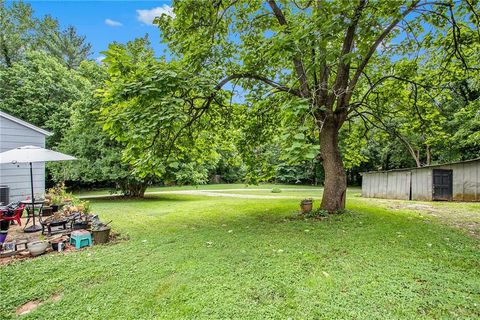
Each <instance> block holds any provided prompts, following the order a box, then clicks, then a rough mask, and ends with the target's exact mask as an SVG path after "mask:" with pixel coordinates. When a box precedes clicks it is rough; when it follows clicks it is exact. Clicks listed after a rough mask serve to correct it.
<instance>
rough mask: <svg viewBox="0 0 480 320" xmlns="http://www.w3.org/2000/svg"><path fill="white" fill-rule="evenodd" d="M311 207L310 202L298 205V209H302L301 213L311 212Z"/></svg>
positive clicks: (311, 203)
mask: <svg viewBox="0 0 480 320" xmlns="http://www.w3.org/2000/svg"><path fill="white" fill-rule="evenodd" d="M312 207H313V201H312V200H303V201H302V202H301V203H300V208H301V209H302V212H303V213H309V212H310V211H312Z"/></svg>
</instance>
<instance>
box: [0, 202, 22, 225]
mask: <svg viewBox="0 0 480 320" xmlns="http://www.w3.org/2000/svg"><path fill="white" fill-rule="evenodd" d="M24 209H25V204H24V203H22V204H20V206H19V207H18V208H17V209H15V210H13V215H12V216H5V213H3V215H2V217H1V219H2V220H5V221H16V222H17V223H18V225H20V226H21V225H22V213H23V210H24Z"/></svg>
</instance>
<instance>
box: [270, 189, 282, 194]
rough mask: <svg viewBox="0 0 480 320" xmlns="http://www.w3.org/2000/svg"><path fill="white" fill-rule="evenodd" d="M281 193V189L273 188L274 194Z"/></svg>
mask: <svg viewBox="0 0 480 320" xmlns="http://www.w3.org/2000/svg"><path fill="white" fill-rule="evenodd" d="M280 192H282V189H280V188H273V189H272V193H280Z"/></svg>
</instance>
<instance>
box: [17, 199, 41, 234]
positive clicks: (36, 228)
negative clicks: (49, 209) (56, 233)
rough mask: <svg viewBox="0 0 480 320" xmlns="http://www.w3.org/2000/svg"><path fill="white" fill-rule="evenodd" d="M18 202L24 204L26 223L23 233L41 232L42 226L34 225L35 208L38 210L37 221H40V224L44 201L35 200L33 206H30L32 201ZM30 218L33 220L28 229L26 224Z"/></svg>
mask: <svg viewBox="0 0 480 320" xmlns="http://www.w3.org/2000/svg"><path fill="white" fill-rule="evenodd" d="M20 202H21V203H23V204H25V210H26V211H27V222H26V223H25V228H23V232H26V233H31V232H38V231H40V230H42V226H40V225H38V224H35V208H39V210H38V219H39V220H40V222H42V220H41V216H40V214H41V212H42V208H43V205H44V204H45V200H43V199H41V200H36V199H35V200H34V202H33V204H32V200H23V201H20ZM30 218H32V219H33V224H32V225H31V226H30V227H27V225H28V222H30Z"/></svg>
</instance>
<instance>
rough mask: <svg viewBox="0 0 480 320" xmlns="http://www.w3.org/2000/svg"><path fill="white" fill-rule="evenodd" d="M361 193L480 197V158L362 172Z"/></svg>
mask: <svg viewBox="0 0 480 320" xmlns="http://www.w3.org/2000/svg"><path fill="white" fill-rule="evenodd" d="M362 196H364V197H369V198H385V199H403V200H424V201H432V200H433V201H435V200H444V201H452V200H453V201H480V158H477V159H472V160H465V161H459V162H453V163H446V164H435V165H430V166H425V167H421V168H410V169H395V170H390V171H374V172H363V173H362Z"/></svg>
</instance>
